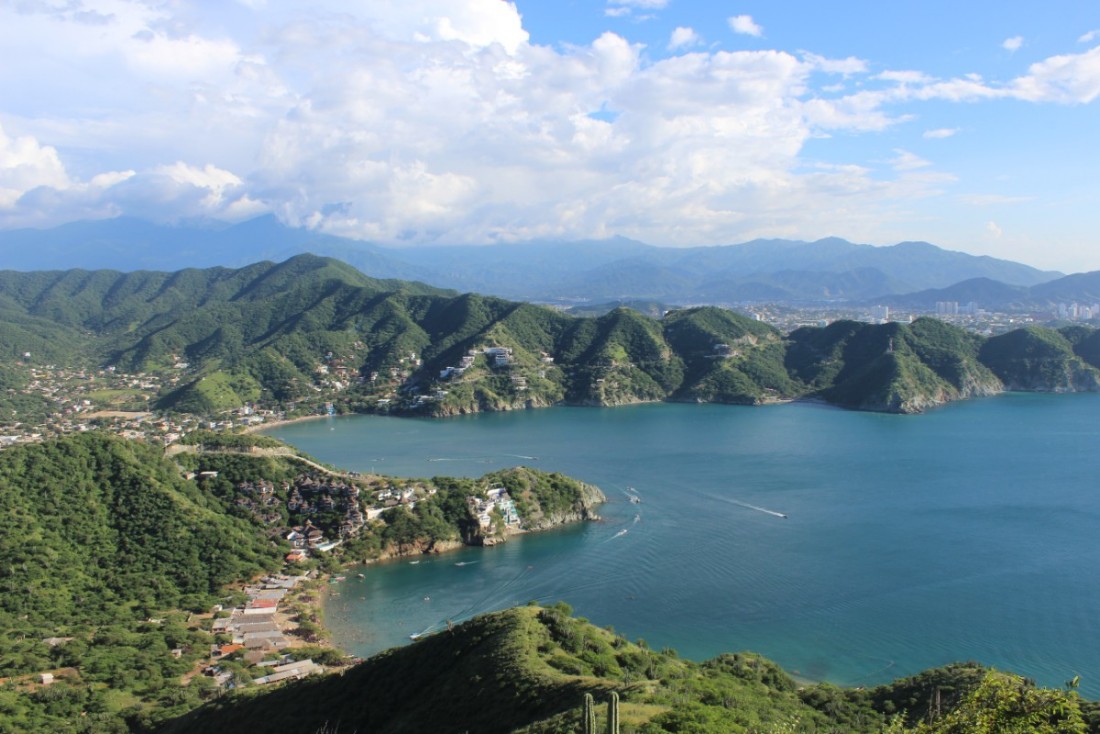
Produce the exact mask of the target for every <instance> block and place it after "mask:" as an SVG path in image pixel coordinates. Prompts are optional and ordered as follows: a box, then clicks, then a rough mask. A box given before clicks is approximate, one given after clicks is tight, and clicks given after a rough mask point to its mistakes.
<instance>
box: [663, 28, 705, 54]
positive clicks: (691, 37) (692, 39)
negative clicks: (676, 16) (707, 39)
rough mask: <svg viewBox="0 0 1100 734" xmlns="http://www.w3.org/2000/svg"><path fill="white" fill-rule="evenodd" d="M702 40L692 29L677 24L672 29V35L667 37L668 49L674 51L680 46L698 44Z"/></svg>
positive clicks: (687, 46)
mask: <svg viewBox="0 0 1100 734" xmlns="http://www.w3.org/2000/svg"><path fill="white" fill-rule="evenodd" d="M702 42H703V39H702V38H701V37H700V36H699V34H698V33H696V32H695V31H694V30H693V29H691V28H688V27H686V26H678V27H677V28H676V29H675V30H674V31H672V36H670V37H669V39H668V48H669V50H670V51H675V50H678V49H681V48H690V47H692V46H698V45H699V44H701V43H702Z"/></svg>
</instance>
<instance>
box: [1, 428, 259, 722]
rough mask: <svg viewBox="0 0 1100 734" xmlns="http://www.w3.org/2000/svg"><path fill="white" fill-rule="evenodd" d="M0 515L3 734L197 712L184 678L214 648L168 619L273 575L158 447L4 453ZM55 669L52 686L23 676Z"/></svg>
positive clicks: (236, 523) (182, 618)
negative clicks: (3, 523)
mask: <svg viewBox="0 0 1100 734" xmlns="http://www.w3.org/2000/svg"><path fill="white" fill-rule="evenodd" d="M0 512H2V513H3V515H4V517H5V518H7V519H8V525H9V528H10V529H11V530H13V531H14V532H6V533H4V534H3V535H0V588H2V590H3V593H0V629H2V630H3V636H2V637H0V676H3V677H5V678H11V679H13V683H9V684H8V685H7V686H6V687H4V688H0V730H12V731H44V730H49V729H55V730H58V731H78V730H79V731H85V730H86V731H125V730H126V728H127V727H126V726H125V725H124V722H129V724H128V725H129V726H133V727H137V728H140V727H141V726H143V725H144V724H143V723H142V722H147V721H149V717H150V716H151V715H153V712H156V713H155V715H156V716H157V717H168V716H171V715H173V714H175V713H181V712H183V711H186V710H188V709H189V708H192V707H194V706H195V705H197V704H198V702H199V701H201V700H202V698H203V697H204V696H205V695H208V694H209V693H210V691H209V690H208V689H207V688H206V687H205V686H204V682H203V681H201V680H198V681H196V682H195V684H194V685H193V686H188V687H186V688H181V687H180V685H179V679H180V676H181V675H183V674H184V673H186V672H188V671H189V670H191V668H192V667H193V666H194V665H195V663H196V661H197V660H198V659H199V658H200V657H201V656H202V654H203V653H204V652H205V649H206V648H207V647H208V646H209V644H210V642H211V641H212V639H211V638H210V636H209V635H208V634H206V633H204V632H202V631H201V630H199V629H197V628H195V627H194V626H193V625H188V624H187V623H186V619H187V615H186V614H185V613H183V612H180V611H176V610H191V611H200V610H204V609H208V608H209V607H210V605H212V604H213V603H215V602H216V601H217V600H218V599H219V598H220V596H221V595H222V593H223V592H222V587H223V586H224V585H225V584H227V583H230V582H233V581H238V580H240V579H244V578H248V577H251V576H253V575H254V574H257V573H259V572H261V571H264V570H265V569H271V568H275V567H277V565H278V558H279V554H278V553H277V549H273V548H272V547H271V546H270V544H269V543H268V541H267V540H266V539H265V538H264V537H263V536H262V535H261V534H259V533H256V532H255V530H254V527H253V526H252V525H251V523H249V522H247V521H245V520H243V519H240V518H236V517H233V516H232V515H231V514H229V513H228V512H227V508H226V506H225V505H224V504H223V503H221V502H220V501H219V500H218V499H217V498H215V497H214V496H212V495H211V494H209V493H207V492H205V491H203V489H202V487H200V486H198V485H196V484H195V483H194V482H188V481H185V480H184V479H182V478H181V477H180V476H179V472H178V470H177V469H176V468H175V467H174V466H173V465H172V464H171V463H169V462H166V461H165V460H164V459H163V457H162V452H161V450H160V449H157V448H154V447H151V446H146V445H144V444H141V443H137V442H127V441H124V440H122V439H117V438H111V437H108V436H106V435H103V434H98V433H87V434H82V435H79V436H74V437H72V438H66V439H62V440H58V441H50V442H46V443H42V444H34V445H27V446H19V447H14V448H11V449H6V450H4V451H3V452H0ZM171 650H179V651H180V652H179V653H178V657H176V656H174V655H172V654H171V653H170V651H171ZM50 671H55V672H57V674H58V682H57V683H55V684H54V685H52V686H50V687H48V688H38V687H35V686H33V685H32V684H31V683H29V682H28V681H25V680H24V679H23V678H21V676H29V675H31V674H35V673H41V672H50ZM81 712H87V714H88V715H87V717H86V718H85V719H81V717H80V716H79V714H80V713H81ZM80 722H84V723H83V724H82V726H83V727H84V728H80V727H78V723H80Z"/></svg>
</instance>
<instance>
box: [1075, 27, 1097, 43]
mask: <svg viewBox="0 0 1100 734" xmlns="http://www.w3.org/2000/svg"><path fill="white" fill-rule="evenodd" d="M1097 38H1100V30H1091V31H1089V32H1088V33H1083V34H1081V37H1080V38H1078V39H1077V43H1092V42H1093V41H1095V40H1096V39H1097Z"/></svg>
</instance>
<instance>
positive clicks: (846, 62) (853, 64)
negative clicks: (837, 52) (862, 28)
mask: <svg viewBox="0 0 1100 734" xmlns="http://www.w3.org/2000/svg"><path fill="white" fill-rule="evenodd" d="M802 59H803V60H804V61H805V62H806V63H808V64H810V65H811V66H813V67H814V68H815V69H817V70H819V71H823V72H825V73H826V74H843V75H844V76H851V75H853V74H865V73H866V72H867V62H866V61H864V60H863V59H858V58H856V57H855V56H849V57H848V58H845V59H830V58H826V57H824V56H818V55H817V54H813V53H809V52H808V51H803V52H802Z"/></svg>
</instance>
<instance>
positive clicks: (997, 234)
mask: <svg viewBox="0 0 1100 734" xmlns="http://www.w3.org/2000/svg"><path fill="white" fill-rule="evenodd" d="M985 231H986V233H987V234H988V235H989V236H990V237H992V238H993V239H995V240H999V239H1001V236H1002V235H1004V230H1003V229H1001V228H1000V227H999V226H998V225H997V223H996V222H994V221H993V220H992V219H991V220H989V221H988V222H986V223H985Z"/></svg>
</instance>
